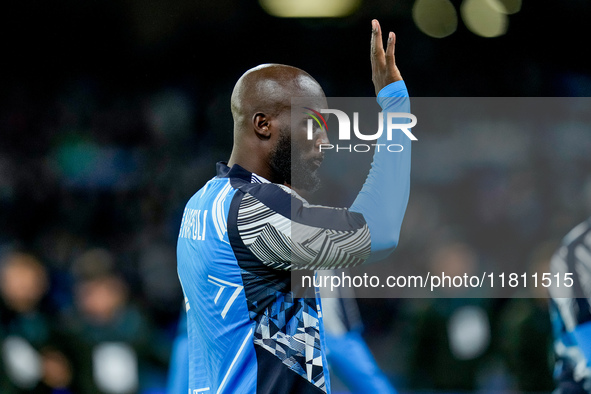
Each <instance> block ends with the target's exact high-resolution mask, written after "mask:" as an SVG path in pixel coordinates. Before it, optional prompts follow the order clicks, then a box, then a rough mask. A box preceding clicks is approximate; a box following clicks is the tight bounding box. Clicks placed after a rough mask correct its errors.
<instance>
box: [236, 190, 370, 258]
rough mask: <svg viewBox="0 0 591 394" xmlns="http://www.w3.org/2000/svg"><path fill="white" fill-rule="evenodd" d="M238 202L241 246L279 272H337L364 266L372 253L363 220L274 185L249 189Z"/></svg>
mask: <svg viewBox="0 0 591 394" xmlns="http://www.w3.org/2000/svg"><path fill="white" fill-rule="evenodd" d="M241 189H242V190H240V192H239V193H238V194H237V196H236V197H235V198H236V199H237V201H238V200H239V203H237V204H236V205H237V207H236V208H237V212H236V217H237V219H236V220H237V228H238V234H239V236H240V239H241V241H242V242H243V243H244V245H245V246H246V248H248V250H249V251H250V252H251V253H252V254H253V255H254V256H256V258H257V259H259V260H260V261H262V262H263V263H264V264H265V265H267V266H268V267H271V268H275V269H281V270H288V269H332V268H343V267H351V266H355V265H359V264H362V263H363V262H364V261H365V260H366V259H367V258H368V257H369V254H370V252H371V240H370V233H369V228H368V226H367V223H366V222H365V220H364V218H363V215H362V214H360V213H356V212H351V211H349V210H347V209H345V208H332V207H325V206H318V205H310V204H308V202H307V201H306V200H304V199H303V198H302V197H300V196H299V195H298V194H297V193H296V192H295V191H292V190H291V189H289V188H288V187H286V186H282V185H277V184H273V183H266V184H257V185H249V187H246V188H241Z"/></svg>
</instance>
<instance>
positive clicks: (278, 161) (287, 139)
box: [271, 132, 320, 193]
mask: <svg viewBox="0 0 591 394" xmlns="http://www.w3.org/2000/svg"><path fill="white" fill-rule="evenodd" d="M292 159H293V160H292ZM271 169H272V170H273V172H274V173H275V175H276V176H277V178H278V179H282V180H283V182H284V183H287V184H288V185H290V186H291V187H292V188H294V189H296V190H303V191H307V192H309V193H313V192H315V191H316V190H318V188H319V187H320V178H319V177H318V174H317V173H316V169H315V168H314V167H313V166H312V165H311V163H307V162H306V161H304V159H303V158H302V154H301V152H299V151H297V150H296V149H294V152H293V155H292V149H291V135H290V133H289V132H285V133H281V135H280V136H279V141H277V145H276V146H275V149H273V152H272V153H271Z"/></svg>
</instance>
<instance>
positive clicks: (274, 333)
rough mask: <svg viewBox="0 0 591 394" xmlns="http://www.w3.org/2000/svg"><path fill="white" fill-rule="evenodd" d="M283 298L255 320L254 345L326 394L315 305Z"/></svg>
mask: <svg viewBox="0 0 591 394" xmlns="http://www.w3.org/2000/svg"><path fill="white" fill-rule="evenodd" d="M309 301H313V300H309V299H304V298H293V297H292V295H291V293H287V294H283V295H282V296H281V297H279V298H278V299H277V301H276V302H274V303H272V304H271V305H270V306H269V307H267V308H266V309H265V311H264V313H263V314H261V315H258V316H257V317H256V329H255V334H254V336H255V339H254V343H255V344H256V345H259V346H261V347H262V348H264V349H265V350H267V351H268V352H270V353H271V354H273V355H275V356H276V357H277V358H279V360H281V362H282V363H283V364H285V365H286V366H287V367H288V368H289V369H291V370H292V371H294V372H296V373H297V374H299V375H300V376H302V377H303V378H304V379H306V380H308V381H309V382H310V383H312V384H314V385H315V386H316V387H318V388H319V389H321V390H322V391H324V392H326V381H325V378H324V366H323V363H322V350H321V344H320V331H319V319H318V313H317V311H316V305H315V302H309Z"/></svg>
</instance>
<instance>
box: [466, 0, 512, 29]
mask: <svg viewBox="0 0 591 394" xmlns="http://www.w3.org/2000/svg"><path fill="white" fill-rule="evenodd" d="M460 12H461V15H462V20H463V21H464V24H465V25H466V27H467V28H468V29H469V30H470V31H471V32H472V33H474V34H477V35H479V36H482V37H498V36H502V35H503V34H505V33H506V32H507V27H508V25H509V17H508V16H507V8H506V6H505V5H504V4H503V3H501V1H499V0H464V1H463V2H462V5H461V6H460Z"/></svg>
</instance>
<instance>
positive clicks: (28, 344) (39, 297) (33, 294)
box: [0, 253, 73, 394]
mask: <svg viewBox="0 0 591 394" xmlns="http://www.w3.org/2000/svg"><path fill="white" fill-rule="evenodd" d="M48 288H49V280H48V275H47V271H46V270H45V267H44V266H43V265H42V264H41V262H40V261H39V260H38V259H37V258H35V257H34V256H32V255H30V254H26V253H9V254H8V255H7V256H5V257H4V258H3V259H2V263H1V265H0V296H1V303H0V342H1V350H0V351H1V358H0V367H1V368H0V392H2V393H3V394H5V393H6V394H10V393H51V392H55V390H58V391H59V390H60V389H61V390H65V389H66V388H71V385H72V383H73V368H72V363H71V360H70V359H69V358H68V357H67V356H66V355H65V354H67V353H68V352H67V350H66V349H65V347H66V346H64V344H65V343H67V342H65V341H64V338H63V336H62V335H60V333H59V332H58V327H57V326H56V324H55V319H54V318H53V316H52V315H53V314H54V312H55V311H54V310H53V308H52V307H51V305H50V303H49V301H48V299H47V298H46V294H47V291H48Z"/></svg>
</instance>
